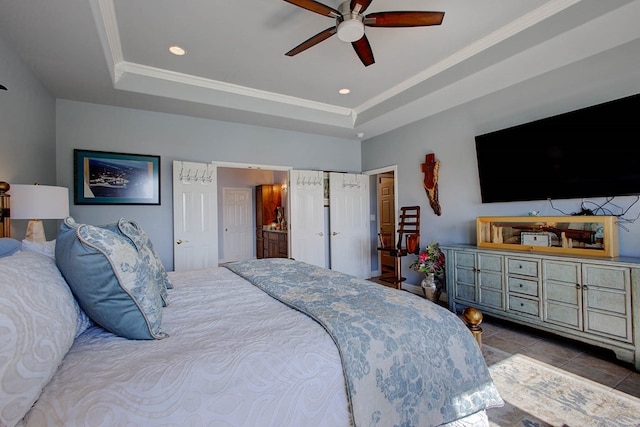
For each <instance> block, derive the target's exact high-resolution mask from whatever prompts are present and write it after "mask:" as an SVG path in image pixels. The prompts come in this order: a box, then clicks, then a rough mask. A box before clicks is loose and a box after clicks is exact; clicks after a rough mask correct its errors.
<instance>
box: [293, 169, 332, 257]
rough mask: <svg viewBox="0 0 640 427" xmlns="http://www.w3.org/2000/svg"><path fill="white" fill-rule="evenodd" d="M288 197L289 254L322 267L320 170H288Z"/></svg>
mask: <svg viewBox="0 0 640 427" xmlns="http://www.w3.org/2000/svg"><path fill="white" fill-rule="evenodd" d="M289 198H290V203H291V207H290V209H289V234H290V238H291V251H290V252H289V253H290V255H291V257H292V258H293V259H296V260H298V261H303V262H306V263H309V264H313V265H317V266H319V267H325V266H326V257H325V241H326V236H325V232H324V200H323V199H324V180H323V172H322V171H305V170H292V171H291V172H290V174H289Z"/></svg>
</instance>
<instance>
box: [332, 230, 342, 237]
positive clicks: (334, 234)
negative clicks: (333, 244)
mask: <svg viewBox="0 0 640 427" xmlns="http://www.w3.org/2000/svg"><path fill="white" fill-rule="evenodd" d="M338 234H340V233H339V232H338V231H334V232H333V233H331V235H332V236H337V235H338Z"/></svg>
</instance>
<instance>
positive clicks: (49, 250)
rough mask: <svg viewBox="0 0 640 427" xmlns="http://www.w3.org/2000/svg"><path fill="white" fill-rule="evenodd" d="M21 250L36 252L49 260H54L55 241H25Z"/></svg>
mask: <svg viewBox="0 0 640 427" xmlns="http://www.w3.org/2000/svg"><path fill="white" fill-rule="evenodd" d="M22 250H23V251H31V252H37V253H39V254H42V255H46V256H48V257H49V258H51V259H56V241H55V239H54V240H49V241H48V242H32V241H29V240H27V239H24V240H23V241H22Z"/></svg>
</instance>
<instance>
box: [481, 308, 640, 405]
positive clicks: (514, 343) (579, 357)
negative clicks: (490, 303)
mask: <svg viewBox="0 0 640 427" xmlns="http://www.w3.org/2000/svg"><path fill="white" fill-rule="evenodd" d="M480 327H481V328H482V331H483V333H482V343H483V344H486V345H489V346H491V347H494V348H497V349H500V350H502V351H505V352H507V353H511V354H516V353H519V354H523V355H526V356H529V357H532V358H535V359H537V360H539V361H541V362H544V363H547V364H549V365H552V366H555V367H558V368H561V369H563V370H565V371H567V372H571V373H572V374H575V375H580V376H582V377H584V378H587V379H589V380H591V381H595V382H598V383H600V384H602V385H605V386H607V387H611V388H614V389H616V390H618V391H621V392H624V393H627V394H630V395H632V396H635V397H638V398H640V372H638V371H636V370H635V369H634V367H633V365H632V364H630V363H626V362H621V361H619V360H618V359H616V357H615V355H614V354H613V352H611V351H609V350H606V349H602V348H598V347H593V346H590V345H588V344H584V343H580V342H577V341H573V340H570V339H567V338H563V337H559V336H556V335H553V334H548V333H545V332H542V331H537V330H535V329H532V328H528V327H525V326H521V325H517V324H513V323H509V322H505V321H502V320H499V319H495V318H491V317H490V316H487V315H485V316H484V319H483V321H482V323H481V324H480Z"/></svg>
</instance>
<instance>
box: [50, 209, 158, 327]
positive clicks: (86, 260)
mask: <svg viewBox="0 0 640 427" xmlns="http://www.w3.org/2000/svg"><path fill="white" fill-rule="evenodd" d="M55 253H56V264H57V265H58V268H59V269H60V271H61V272H62V275H63V276H64V277H65V279H66V280H67V283H68V284H69V287H70V288H71V290H72V291H73V294H74V295H75V297H76V299H77V300H78V303H79V304H80V307H81V308H82V309H83V310H84V312H85V313H87V315H88V316H89V317H90V318H91V319H92V320H93V321H94V322H95V323H97V324H98V325H100V326H102V327H103V328H104V329H106V330H108V331H110V332H112V333H114V334H116V335H119V336H121V337H124V338H129V339H161V338H165V337H167V336H168V335H167V334H166V333H164V332H162V307H163V300H162V296H161V295H160V292H159V290H158V286H157V285H156V282H155V280H154V277H153V273H152V271H151V266H150V265H149V264H148V263H147V262H146V261H145V259H144V258H143V257H141V256H140V255H139V253H138V250H137V248H136V247H135V245H132V244H131V241H130V240H129V239H127V238H125V237H124V236H121V235H119V234H118V233H115V232H113V231H111V230H108V229H105V228H101V227H95V226H92V225H86V224H77V223H76V222H75V221H74V220H73V219H72V218H67V219H65V220H64V221H63V223H62V225H61V227H60V232H59V233H58V236H57V238H56V251H55Z"/></svg>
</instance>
